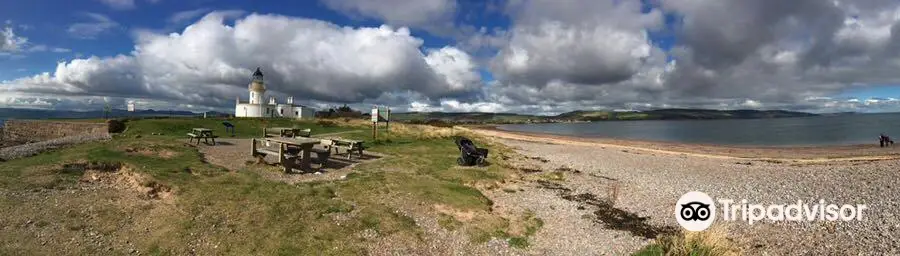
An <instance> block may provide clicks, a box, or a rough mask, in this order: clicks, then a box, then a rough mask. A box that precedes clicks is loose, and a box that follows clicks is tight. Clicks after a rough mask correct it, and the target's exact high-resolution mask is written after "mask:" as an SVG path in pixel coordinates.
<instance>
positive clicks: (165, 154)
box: [124, 147, 178, 159]
mask: <svg viewBox="0 0 900 256" xmlns="http://www.w3.org/2000/svg"><path fill="white" fill-rule="evenodd" d="M124 151H125V153H127V154H128V155H132V156H133V155H141V156H149V157H157V158H162V159H171V158H173V157H176V156H178V152H175V151H172V150H168V149H158V148H145V147H127V148H125V149H124Z"/></svg>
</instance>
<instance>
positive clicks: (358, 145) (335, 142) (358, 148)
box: [327, 138, 365, 159]
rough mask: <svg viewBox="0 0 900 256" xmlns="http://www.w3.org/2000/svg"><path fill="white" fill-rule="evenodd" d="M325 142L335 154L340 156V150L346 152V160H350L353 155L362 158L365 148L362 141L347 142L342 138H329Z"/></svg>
mask: <svg viewBox="0 0 900 256" xmlns="http://www.w3.org/2000/svg"><path fill="white" fill-rule="evenodd" d="M327 141H328V142H330V143H331V148H333V149H334V153H335V154H340V152H339V151H338V150H339V149H342V150H344V152H346V154H347V159H351V158H352V156H353V153H357V156H359V157H362V156H363V150H364V149H365V146H363V142H362V141H358V140H348V139H343V138H329V139H327Z"/></svg>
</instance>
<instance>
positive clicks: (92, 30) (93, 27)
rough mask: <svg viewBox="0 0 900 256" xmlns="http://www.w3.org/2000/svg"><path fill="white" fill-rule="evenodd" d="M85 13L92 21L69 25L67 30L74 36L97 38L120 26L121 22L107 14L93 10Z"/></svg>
mask: <svg viewBox="0 0 900 256" xmlns="http://www.w3.org/2000/svg"><path fill="white" fill-rule="evenodd" d="M83 15H84V17H86V18H87V19H88V20H90V21H86V22H79V23H75V24H72V25H69V28H68V29H67V30H66V32H68V33H69V35H71V36H72V37H75V38H79V39H96V38H97V36H99V35H101V34H103V33H106V32H107V31H109V30H112V29H115V28H117V27H119V23H117V22H115V21H113V20H112V19H110V18H109V17H107V16H106V15H102V14H99V13H91V12H88V13H84V14H83Z"/></svg>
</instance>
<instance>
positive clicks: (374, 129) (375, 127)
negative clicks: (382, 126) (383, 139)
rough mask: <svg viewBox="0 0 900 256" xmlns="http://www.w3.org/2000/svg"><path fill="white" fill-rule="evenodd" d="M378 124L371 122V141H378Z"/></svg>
mask: <svg viewBox="0 0 900 256" xmlns="http://www.w3.org/2000/svg"><path fill="white" fill-rule="evenodd" d="M377 133H378V122H372V141H377V140H378V137H377V136H378V135H377Z"/></svg>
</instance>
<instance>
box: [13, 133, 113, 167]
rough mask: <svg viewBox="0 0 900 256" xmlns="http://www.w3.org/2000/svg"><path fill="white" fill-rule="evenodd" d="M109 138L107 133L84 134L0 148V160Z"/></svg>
mask: <svg viewBox="0 0 900 256" xmlns="http://www.w3.org/2000/svg"><path fill="white" fill-rule="evenodd" d="M110 138H111V137H110V135H109V134H84V135H74V136H68V137H63V138H59V139H52V140H46V141H41V142H35V143H28V144H22V145H17V146H11V147H5V148H0V161H5V160H12V159H17V158H22V157H29V156H33V155H37V154H39V153H41V152H44V151H48V150H52V149H57V148H60V147H65V146H69V145H74V144H80V143H85V142H89V141H96V140H107V139H110Z"/></svg>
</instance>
